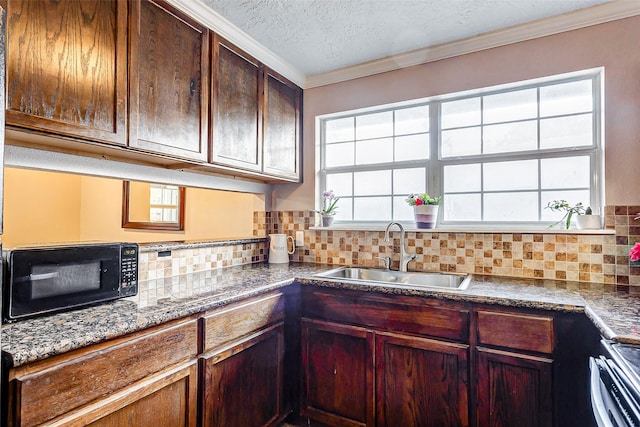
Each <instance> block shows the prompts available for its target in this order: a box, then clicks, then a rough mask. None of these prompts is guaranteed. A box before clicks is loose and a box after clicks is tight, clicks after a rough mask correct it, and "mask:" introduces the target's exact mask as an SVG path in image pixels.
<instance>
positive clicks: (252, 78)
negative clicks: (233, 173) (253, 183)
mask: <svg viewBox="0 0 640 427" xmlns="http://www.w3.org/2000/svg"><path fill="white" fill-rule="evenodd" d="M213 82H214V84H213V98H212V105H213V140H212V151H211V162H212V163H216V164H222V165H227V166H232V167H240V168H243V169H248V170H252V171H257V172H261V171H262V135H261V133H260V128H261V124H262V109H261V108H260V107H261V104H262V102H261V101H262V70H261V67H260V64H259V63H258V61H256V60H255V59H253V58H251V57H250V56H249V55H247V54H245V53H244V52H242V51H241V50H239V49H237V48H235V47H234V46H232V45H231V44H229V43H227V42H226V41H225V40H223V39H221V38H220V37H218V35H217V34H216V35H214V36H213Z"/></svg>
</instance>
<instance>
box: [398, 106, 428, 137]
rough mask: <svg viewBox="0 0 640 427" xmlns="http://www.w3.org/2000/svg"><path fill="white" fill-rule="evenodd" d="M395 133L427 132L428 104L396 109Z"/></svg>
mask: <svg viewBox="0 0 640 427" xmlns="http://www.w3.org/2000/svg"><path fill="white" fill-rule="evenodd" d="M395 132H396V135H406V134H410V133H424V132H429V106H428V105H422V106H420V107H413V108H404V109H402V110H396V131H395Z"/></svg>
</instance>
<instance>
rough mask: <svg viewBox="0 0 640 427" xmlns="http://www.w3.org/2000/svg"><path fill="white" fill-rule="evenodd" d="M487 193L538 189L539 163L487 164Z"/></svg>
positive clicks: (485, 167)
mask: <svg viewBox="0 0 640 427" xmlns="http://www.w3.org/2000/svg"><path fill="white" fill-rule="evenodd" d="M483 177H484V189H485V191H504V190H529V189H537V188H538V161H537V160H519V161H516V162H498V163H485V164H484V170H483Z"/></svg>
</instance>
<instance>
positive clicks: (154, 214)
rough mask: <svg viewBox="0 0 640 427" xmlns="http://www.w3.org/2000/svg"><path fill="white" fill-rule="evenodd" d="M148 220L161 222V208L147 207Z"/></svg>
mask: <svg viewBox="0 0 640 427" xmlns="http://www.w3.org/2000/svg"><path fill="white" fill-rule="evenodd" d="M149 221H151V222H162V208H151V209H149Z"/></svg>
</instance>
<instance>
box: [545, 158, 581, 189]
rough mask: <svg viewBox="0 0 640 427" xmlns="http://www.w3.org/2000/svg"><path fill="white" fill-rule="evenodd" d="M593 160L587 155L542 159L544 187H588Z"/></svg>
mask: <svg viewBox="0 0 640 427" xmlns="http://www.w3.org/2000/svg"><path fill="white" fill-rule="evenodd" d="M590 164H591V161H590V159H589V157H587V156H580V157H562V158H558V159H542V160H541V161H540V173H541V177H540V185H541V187H542V188H545V189H551V188H580V187H583V188H588V187H589V183H590V182H591V166H590Z"/></svg>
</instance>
